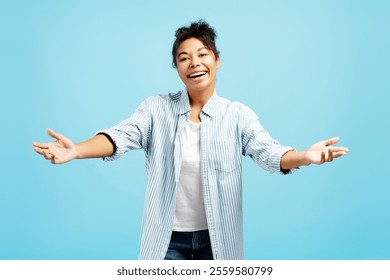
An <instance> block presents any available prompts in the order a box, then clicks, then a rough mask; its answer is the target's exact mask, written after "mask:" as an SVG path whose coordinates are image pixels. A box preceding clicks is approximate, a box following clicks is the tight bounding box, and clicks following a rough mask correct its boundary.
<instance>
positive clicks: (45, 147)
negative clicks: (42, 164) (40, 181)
mask: <svg viewBox="0 0 390 280" xmlns="http://www.w3.org/2000/svg"><path fill="white" fill-rule="evenodd" d="M47 133H48V134H49V135H50V136H51V137H53V138H55V139H56V141H54V142H51V143H33V146H34V150H35V151H36V152H37V153H39V154H41V155H43V156H44V157H45V158H46V159H48V160H51V162H52V163H56V164H59V163H65V162H68V161H71V160H72V159H75V158H76V157H77V149H76V145H75V144H74V143H73V142H72V141H71V140H70V139H69V138H67V137H65V136H63V135H61V134H58V133H55V132H54V131H52V130H50V129H48V130H47Z"/></svg>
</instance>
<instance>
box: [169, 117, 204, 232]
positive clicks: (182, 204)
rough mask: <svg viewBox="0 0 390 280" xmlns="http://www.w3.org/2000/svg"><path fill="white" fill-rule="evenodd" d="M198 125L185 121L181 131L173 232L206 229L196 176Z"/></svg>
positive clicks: (199, 183)
mask: <svg viewBox="0 0 390 280" xmlns="http://www.w3.org/2000/svg"><path fill="white" fill-rule="evenodd" d="M200 129H201V123H195V122H192V121H190V120H188V123H187V125H186V126H185V128H184V129H183V130H182V132H181V133H182V134H181V136H182V139H183V158H182V163H181V169H180V176H179V183H178V185H177V190H176V209H175V219H174V222H173V230H174V231H199V230H204V229H207V219H206V212H205V207H204V200H203V190H202V184H201V176H200Z"/></svg>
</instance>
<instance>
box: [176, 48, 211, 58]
mask: <svg viewBox="0 0 390 280" xmlns="http://www.w3.org/2000/svg"><path fill="white" fill-rule="evenodd" d="M203 49H206V50H208V48H206V47H201V48H199V49H197V50H196V51H198V52H199V51H201V50H203ZM182 54H188V52H179V54H178V55H177V57H179V56H180V55H182Z"/></svg>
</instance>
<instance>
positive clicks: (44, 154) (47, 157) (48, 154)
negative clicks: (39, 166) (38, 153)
mask: <svg viewBox="0 0 390 280" xmlns="http://www.w3.org/2000/svg"><path fill="white" fill-rule="evenodd" d="M42 154H43V157H44V158H45V159H47V160H52V159H53V157H54V156H53V155H52V154H51V153H50V152H49V151H48V150H43V153H42Z"/></svg>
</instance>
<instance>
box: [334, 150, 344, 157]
mask: <svg viewBox="0 0 390 280" xmlns="http://www.w3.org/2000/svg"><path fill="white" fill-rule="evenodd" d="M346 154H347V153H346V152H343V151H341V152H335V153H333V158H339V157H342V156H344V155H346Z"/></svg>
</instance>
